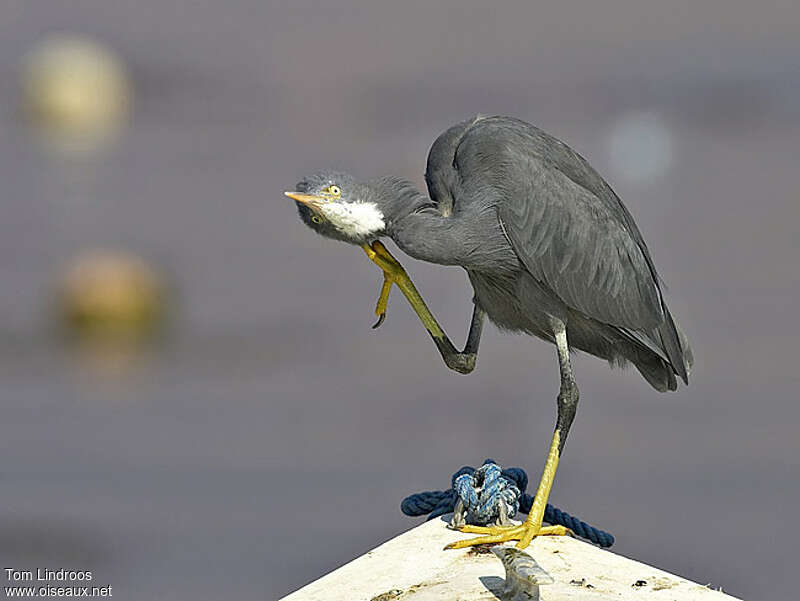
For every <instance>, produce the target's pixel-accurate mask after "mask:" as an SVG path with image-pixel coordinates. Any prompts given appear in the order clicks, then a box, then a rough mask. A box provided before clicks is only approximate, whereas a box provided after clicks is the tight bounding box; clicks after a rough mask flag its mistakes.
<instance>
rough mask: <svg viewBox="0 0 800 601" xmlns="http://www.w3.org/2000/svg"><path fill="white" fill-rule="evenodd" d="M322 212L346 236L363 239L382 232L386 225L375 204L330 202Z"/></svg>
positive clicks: (322, 207)
mask: <svg viewBox="0 0 800 601" xmlns="http://www.w3.org/2000/svg"><path fill="white" fill-rule="evenodd" d="M320 212H321V213H322V214H323V215H324V216H325V218H326V219H327V220H328V221H330V222H331V223H332V224H333V225H334V226H335V227H336V229H338V230H339V231H340V232H342V233H343V234H344V235H346V236H350V237H353V238H363V237H364V236H369V235H370V234H374V233H375V232H379V231H381V230H382V229H383V228H384V227H385V226H386V223H385V222H384V221H383V213H381V212H380V210H378V205H376V204H375V203H374V202H336V201H334V202H329V203H325V204H323V205H322V206H321V207H320Z"/></svg>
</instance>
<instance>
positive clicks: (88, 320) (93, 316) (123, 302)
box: [59, 250, 165, 340]
mask: <svg viewBox="0 0 800 601" xmlns="http://www.w3.org/2000/svg"><path fill="white" fill-rule="evenodd" d="M59 304H60V313H61V316H62V320H63V321H64V322H65V323H66V325H67V326H68V328H69V330H70V331H71V332H72V333H74V334H76V335H78V336H80V337H83V338H107V339H120V340H136V339H140V338H143V337H145V336H147V335H148V334H151V333H152V332H153V331H154V330H155V329H156V327H157V326H158V325H159V323H160V322H161V320H162V318H163V316H164V311H165V285H164V281H163V278H162V277H161V275H160V273H159V272H158V271H157V270H156V269H155V268H154V267H152V266H150V265H149V264H147V263H146V262H145V261H144V260H143V259H141V258H140V257H137V256H135V255H132V254H129V253H124V252H119V251H105V250H95V251H91V252H86V253H83V254H80V255H79V256H77V257H76V258H75V259H73V261H72V262H71V263H70V265H69V266H68V267H67V269H66V272H65V274H64V276H63V279H62V281H61V285H60V290H59Z"/></svg>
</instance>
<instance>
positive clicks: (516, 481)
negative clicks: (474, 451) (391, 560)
mask: <svg viewBox="0 0 800 601" xmlns="http://www.w3.org/2000/svg"><path fill="white" fill-rule="evenodd" d="M527 487H528V475H527V474H526V473H525V470H523V469H522V468H520V467H510V468H506V469H501V468H500V466H499V465H497V463H495V462H494V461H493V460H491V459H487V460H486V461H484V462H483V466H482V467H480V468H478V469H477V470H476V469H475V468H474V467H470V466H464V467H462V468H461V469H460V470H458V471H457V472H456V473H455V474H453V477H452V478H451V479H450V488H449V489H447V490H431V491H424V492H419V493H416V494H413V495H410V496H408V497H406V498H405V499H403V502H402V503H401V504H400V510H401V511H402V512H403V513H404V514H406V515H409V516H412V517H414V516H420V515H425V514H428V518H427V519H428V520H432V519H434V518H437V517H439V516H441V515H444V514H446V513H452V512H453V510H454V508H455V504H456V500H457V499H458V498H460V499H461V500H462V501H463V502H464V506H465V507H466V509H467V515H466V519H467V522H468V523H470V524H475V525H480V526H483V525H486V524H488V523H489V522H491V521H492V520H494V519H495V518H496V517H497V516H498V515H499V512H500V503H503V504H505V506H506V509H507V512H508V517H513V516H514V515H515V514H516V513H517V511H521V512H522V513H528V512H529V511H530V509H531V505H532V504H533V496H531V495H529V494H527V493H526V492H525V489H526V488H527ZM544 521H545V522H547V523H548V524H552V525H560V526H565V527H567V528H569V529H570V530H572V531H573V532H574V533H575V534H577V535H578V536H580V537H581V538H585V539H586V540H589V541H591V542H593V543H594V544H596V545H599V546H600V547H610V546H611V545H613V544H614V537H613V536H612V535H611V534H609V533H608V532H604V531H603V530H599V529H597V528H595V527H594V526H590V525H589V524H587V523H586V522H583V521H581V520H579V519H578V518H576V517H574V516H571V515H570V514H568V513H567V512H565V511H561V510H560V509H558V508H557V507H554V506H553V505H551V504H550V503H548V504H547V506H546V507H545V510H544Z"/></svg>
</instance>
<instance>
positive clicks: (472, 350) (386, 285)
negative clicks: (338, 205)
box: [362, 242, 486, 374]
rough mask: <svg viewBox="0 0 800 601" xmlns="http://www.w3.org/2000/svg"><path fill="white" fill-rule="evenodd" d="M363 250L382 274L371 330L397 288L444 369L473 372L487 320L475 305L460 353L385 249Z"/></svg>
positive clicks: (374, 245) (376, 246) (371, 247)
mask: <svg viewBox="0 0 800 601" xmlns="http://www.w3.org/2000/svg"><path fill="white" fill-rule="evenodd" d="M362 248H363V249H364V252H366V253H367V256H368V257H369V258H370V260H371V261H372V262H373V263H375V264H376V265H377V266H378V267H380V268H381V269H382V270H383V286H382V287H381V293H380V296H379V297H378V305H377V307H376V308H375V314H376V315H377V316H378V323H376V324H375V325H374V326H373V327H375V328H377V327H378V326H380V325H381V324H382V323H383V320H384V318H385V317H386V306H387V304H388V302H389V292H391V290H392V285H396V286H397V287H398V288H400V291H401V292H402V293H403V295H404V296H405V297H406V299H408V302H409V303H410V304H411V307H412V308H413V309H414V311H415V312H416V314H417V316H418V317H419V319H420V321H421V322H422V325H423V326H425V329H426V330H428V333H429V334H430V335H431V338H433V342H434V343H435V344H436V348H438V349H439V353H440V354H441V355H442V359H444V362H445V364H446V365H447V367H449V368H450V369H452V370H454V371H457V372H458V373H461V374H468V373H470V372H471V371H472V370H473V369H475V360H476V358H477V356H478V345H479V344H480V341H481V333H482V332H483V322H484V318H485V316H486V314H485V313H484V311H483V309H481V308H480V307H479V306H478V305H477V304H476V305H475V308H474V310H473V312H472V322H471V323H470V327H469V335H468V336H467V344H466V345H465V346H464V350H463V351H461V352H459V351H458V350H457V349H456V347H455V346H454V345H453V343H452V342H451V341H450V338H449V337H448V336H447V334H446V333H445V331H444V330H443V329H442V327H441V326H440V325H439V322H437V321H436V318H435V317H434V316H433V314H432V313H431V312H430V309H428V306H427V305H426V304H425V301H424V300H423V299H422V296H421V295H420V293H419V291H418V290H417V288H416V286H414V283H413V282H412V281H411V278H410V277H408V274H407V273H406V270H405V269H403V266H402V265H400V263H399V261H397V259H395V258H394V257H393V256H392V255H391V254H390V253H389V251H388V250H387V249H386V247H385V246H384V245H383V244H381V243H380V242H373V243H372V245H369V244H365V245H364V246H363V247H362Z"/></svg>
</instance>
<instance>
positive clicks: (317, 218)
mask: <svg viewBox="0 0 800 601" xmlns="http://www.w3.org/2000/svg"><path fill="white" fill-rule="evenodd" d="M311 221H313V222H314V223H316V224H317V225H319V224H320V223H322V217H320V216H319V215H312V216H311Z"/></svg>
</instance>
